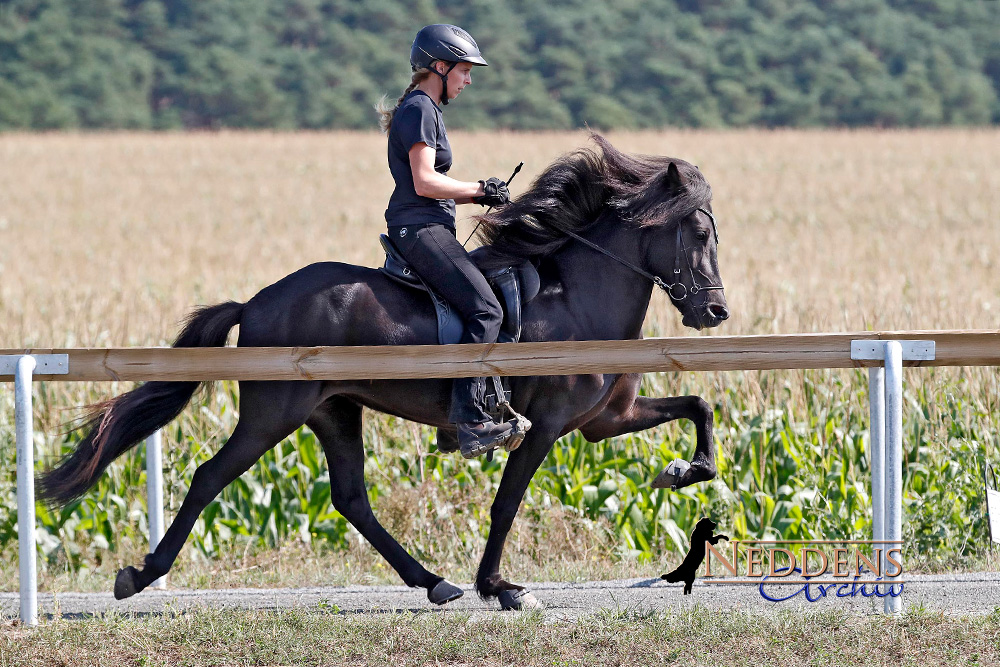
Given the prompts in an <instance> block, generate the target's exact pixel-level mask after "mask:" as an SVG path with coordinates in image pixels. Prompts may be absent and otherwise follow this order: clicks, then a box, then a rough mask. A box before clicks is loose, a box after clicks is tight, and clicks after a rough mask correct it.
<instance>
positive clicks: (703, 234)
mask: <svg viewBox="0 0 1000 667" xmlns="http://www.w3.org/2000/svg"><path fill="white" fill-rule="evenodd" d="M695 238H697V239H698V240H699V241H707V240H708V232H698V233H697V234H695Z"/></svg>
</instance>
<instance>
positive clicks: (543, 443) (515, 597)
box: [476, 421, 558, 609]
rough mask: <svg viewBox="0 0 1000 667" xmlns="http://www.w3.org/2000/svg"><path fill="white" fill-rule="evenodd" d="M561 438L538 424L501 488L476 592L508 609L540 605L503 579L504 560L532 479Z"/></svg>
mask: <svg viewBox="0 0 1000 667" xmlns="http://www.w3.org/2000/svg"><path fill="white" fill-rule="evenodd" d="M557 435H558V430H557V429H552V428H545V425H544V424H539V423H538V422H537V421H536V422H535V424H534V426H533V427H532V429H531V430H530V431H528V434H527V436H526V437H525V439H524V442H523V443H521V446H520V447H519V448H517V449H516V450H515V451H513V452H511V454H510V458H508V459H507V466H506V468H505V469H504V473H503V478H502V479H501V480H500V488H499V489H498V490H497V495H496V498H494V499H493V506H492V507H491V508H490V536H489V538H488V539H487V540H486V550H485V551H484V553H483V560H482V561H481V562H480V563H479V572H478V573H477V575H476V590H477V591H478V592H479V596H480V597H482V598H483V599H487V598H493V597H499V598H500V604H501V606H502V607H503V608H504V609H526V608H534V607H537V606H539V605H538V602H537V601H536V600H535V599H534V596H532V595H531V594H530V593H528V591H527V590H525V588H524V587H523V586H518V585H517V584H512V583H510V582H509V581H505V580H504V579H503V578H502V577H501V576H500V557H501V556H502V554H503V547H504V543H505V542H506V541H507V534H508V533H510V528H511V526H512V525H513V523H514V518H515V517H516V516H517V510H518V507H519V506H520V505H521V499H522V498H523V497H524V492H525V491H527V490H528V484H529V483H530V482H531V478H532V477H533V476H534V474H535V472H536V471H537V470H538V466H540V465H541V464H542V461H544V460H545V457H546V455H547V454H548V453H549V450H550V449H551V448H552V444H553V443H554V442H555V441H556V436H557Z"/></svg>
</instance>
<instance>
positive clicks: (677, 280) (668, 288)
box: [560, 208, 725, 303]
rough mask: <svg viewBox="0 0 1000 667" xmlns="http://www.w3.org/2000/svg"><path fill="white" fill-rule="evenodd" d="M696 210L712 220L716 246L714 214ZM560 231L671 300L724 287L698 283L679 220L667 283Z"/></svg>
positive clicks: (716, 235)
mask: <svg viewBox="0 0 1000 667" xmlns="http://www.w3.org/2000/svg"><path fill="white" fill-rule="evenodd" d="M697 210H698V211H701V212H702V213H704V214H705V215H707V216H708V217H709V219H711V221H712V233H713V234H714V235H715V245H716V246H718V245H719V228H718V226H717V225H716V224H715V216H714V215H712V214H711V212H709V211H707V210H705V209H703V208H699V209H697ZM560 231H561V232H562V233H563V234H566V235H567V236H570V237H572V238H574V239H576V240H577V241H579V242H580V243H582V244H584V245H586V246H589V247H591V248H593V249H594V250H596V251H597V252H599V253H601V254H602V255H606V256H607V257H610V258H611V259H613V260H615V261H616V262H618V263H619V264H621V265H622V266H625V267H627V268H629V269H631V270H632V271H634V272H636V273H638V274H639V275H640V276H643V277H645V278H647V279H648V280H651V281H652V282H653V284H654V285H656V286H657V287H659V288H660V289H662V290H663V291H664V292H666V293H667V296H669V297H670V299H671V301H676V302H677V303H682V302H683V301H684V300H686V299H687V298H688V296H694V295H695V294H698V293H699V292H707V291H709V290H714V289H725V288H724V287H723V286H722V285H699V284H698V279H697V278H695V273H694V267H693V266H691V257H690V256H689V255H688V248H687V246H686V245H684V236H683V234H682V233H681V223H680V222H678V223H677V252H676V253H674V276H673V278H674V282H672V283H668V282H666V281H665V280H663V278H661V277H660V276H658V275H655V274H652V273H650V272H649V271H646V270H645V269H642V268H639V267H638V266H636V265H635V264H633V263H632V262H629V261H627V260H624V259H622V258H621V257H619V256H618V255H615V254H614V253H612V252H610V251H608V250H605V249H604V248H602V247H601V246H599V245H597V244H596V243H593V242H592V241H588V240H587V239H585V238H583V237H582V236H580V235H579V234H576V233H574V232H571V231H569V230H566V229H563V230H560ZM681 256H683V257H684V262H685V263H686V264H687V267H688V272H689V273H690V274H691V288H690V289H688V287H687V286H686V285H685V284H684V283H682V282H681V270H682V267H681Z"/></svg>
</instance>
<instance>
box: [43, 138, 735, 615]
mask: <svg viewBox="0 0 1000 667" xmlns="http://www.w3.org/2000/svg"><path fill="white" fill-rule="evenodd" d="M594 141H595V142H596V143H597V144H598V146H599V149H600V150H599V151H594V150H589V149H584V150H580V151H577V152H575V153H572V154H569V155H567V156H564V157H562V158H560V159H559V160H557V161H556V162H555V163H554V164H553V165H551V166H550V167H549V168H548V169H547V170H546V171H545V172H544V173H542V174H541V175H540V176H539V177H538V178H537V179H536V180H535V182H534V183H533V184H532V185H531V188H530V189H529V190H528V192H527V193H525V194H524V195H523V196H521V197H520V198H518V199H517V200H516V201H514V202H512V203H511V204H509V205H508V206H506V207H504V208H503V209H502V210H500V211H497V212H495V213H492V214H491V215H488V216H485V217H483V218H482V220H481V222H482V228H481V231H480V232H479V235H480V239H481V240H482V241H483V242H484V248H482V249H481V250H480V251H478V252H477V255H478V257H479V261H480V262H481V263H482V264H483V265H488V264H493V265H496V264H499V263H504V262H506V263H508V264H509V263H511V262H520V261H531V262H533V263H534V264H535V265H536V266H537V268H538V273H539V275H540V278H541V290H540V292H539V294H538V296H537V297H536V298H535V299H534V300H533V301H531V302H530V303H529V304H528V305H527V306H526V308H525V312H524V320H523V321H524V327H523V333H522V340H526V341H551V340H624V339H637V338H640V337H641V332H642V324H643V319H644V317H645V314H646V309H647V307H648V305H649V301H650V297H651V294H652V290H653V286H654V281H653V280H651V278H652V277H654V276H669V280H666V281H660V279H659V278H656V282H657V283H658V284H660V286H661V287H665V288H666V287H668V283H669V296H670V298H671V300H672V302H673V303H674V305H675V306H676V307H677V309H678V310H679V311H680V312H681V314H682V315H683V322H684V324H685V325H686V326H689V327H693V328H695V329H701V328H703V327H714V326H717V325H719V324H720V323H721V322H722V321H723V320H725V319H726V318H727V317H728V316H729V313H728V311H727V309H726V304H725V297H724V295H723V292H722V290H721V281H720V279H719V273H718V264H717V261H716V246H717V242H718V239H717V235H716V230H715V221H714V219H713V217H712V216H711V213H710V210H711V208H710V206H711V189H710V187H709V185H708V183H707V181H706V180H705V179H704V177H703V176H702V174H701V173H700V172H699V171H698V169H697V168H696V167H694V166H693V165H691V164H689V163H687V162H684V161H682V160H677V159H673V158H665V157H654V156H632V155H626V154H623V153H621V152H619V151H618V150H616V149H615V148H614V147H612V146H611V145H610V143H608V142H607V141H606V140H605V139H603V138H602V137H600V136H596V135H595V136H594ZM587 242H589V243H590V244H594V245H596V246H597V247H599V248H600V249H601V250H602V251H603V252H598V250H596V249H595V248H594V247H593V246H591V245H588V243H587ZM612 255H613V256H612ZM236 324H239V325H240V331H239V341H238V345H240V346H319V345H417V344H433V343H436V342H437V335H436V321H435V317H434V311H433V309H432V306H431V303H430V300H429V299H428V298H427V297H426V295H423V294H417V293H415V292H413V291H411V290H409V289H408V288H406V287H403V286H400V285H399V284H397V283H395V282H393V281H392V280H391V279H389V278H387V277H386V276H385V275H384V274H383V273H381V272H380V271H377V270H374V269H370V268H364V267H359V266H352V265H348V264H341V263H336V262H323V263H318V264H312V265H310V266H307V267H305V268H303V269H301V270H299V271H296V272H295V273H293V274H291V275H289V276H287V277H285V278H283V279H282V280H280V281H278V282H277V283H275V284H273V285H271V286H269V287H266V288H265V289H263V290H262V291H260V292H259V293H258V294H256V295H255V296H254V297H253V298H251V299H250V300H249V301H248V302H247V303H245V304H241V303H235V302H227V303H222V304H218V305H214V306H206V307H202V308H200V309H198V310H196V311H195V312H193V313H192V314H191V315H190V316H189V317H188V318H187V320H186V322H185V326H184V328H183V330H182V332H181V334H180V336H179V337H178V338H177V340H176V341H175V343H174V346H175V347H208V346H223V345H225V344H226V340H227V337H228V335H229V331H230V329H231V328H232V327H233V326H234V325H236ZM639 382H640V375H638V374H629V375H573V376H545V377H520V378H512V387H511V388H512V390H513V401H512V405H513V407H514V408H515V409H516V410H517V411H518V412H520V413H522V414H524V415H525V416H526V417H527V418H528V419H530V420H531V422H532V423H533V424H534V426H533V428H532V429H531V430H530V431H529V432H528V434H527V437H526V438H525V440H524V442H523V444H522V445H521V446H520V448H519V449H517V450H515V451H513V452H511V454H510V456H509V458H508V461H507V465H506V469H505V470H504V474H503V480H502V482H501V484H500V488H499V490H498V492H497V495H496V498H495V499H494V502H493V506H492V509H491V519H492V525H491V528H490V534H489V538H488V540H487V544H486V550H485V553H484V555H483V559H482V561H481V563H480V565H479V571H478V574H477V576H476V588H477V590H478V592H479V594H480V595H481V596H482V597H484V598H492V597H500V601H501V604H502V605H503V606H505V607H519V606H521V605H522V601H523V600H525V599H530V598H528V597H527V596H525V595H524V594H523V593H522V592H523V591H524V589H523V588H522V587H520V586H517V585H515V584H512V583H509V582H507V581H505V580H504V579H503V578H501V576H500V557H501V553H502V551H503V546H504V542H505V540H506V538H507V534H508V532H509V531H510V528H511V524H512V523H513V521H514V517H515V515H516V514H517V510H518V506H519V504H520V502H521V499H522V497H523V495H524V492H525V490H526V489H527V487H528V483H529V482H530V481H531V478H532V476H533V475H534V473H535V471H536V470H537V469H538V466H539V465H540V464H541V463H542V461H543V460H544V459H545V456H546V454H547V453H548V451H549V449H550V448H551V447H552V444H553V443H554V442H555V440H556V439H557V438H559V437H560V436H561V435H563V434H566V433H569V432H571V431H573V430H574V429H579V430H580V432H581V433H582V434H583V435H584V437H586V438H587V439H588V440H589V441H592V442H597V441H600V440H603V439H605V438H610V437H612V436H616V435H621V434H625V433H632V432H635V431H640V430H643V429H648V428H651V427H654V426H656V425H658V424H661V423H663V422H667V421H671V420H674V419H689V420H691V421H693V422H694V424H695V426H696V431H697V447H696V452H695V455H694V458H693V461H692V465H691V467H690V469H689V470H687V471H686V472H685V473H684V474H683V476H682V477H680V479H678V480H676V485H675V486H676V487H678V488H679V487H683V486H687V485H690V484H694V483H696V482H700V481H704V480H709V479H712V478H713V477H714V476H715V473H716V469H715V444H714V441H713V435H712V426H713V424H712V421H713V419H712V417H713V415H712V410H711V408H710V407H709V406H708V405H707V404H706V402H705V401H703V400H702V399H701V398H699V397H697V396H681V397H675V398H646V397H640V396H638V389H639ZM198 385H199V383H197V382H148V383H146V384H144V385H141V386H139V387H138V388H136V389H134V390H132V391H130V392H128V393H126V394H122V395H120V396H117V397H115V398H112V399H109V400H107V401H104V402H102V403H99V404H97V405H96V406H92V410H91V411H90V413H89V415H88V417H87V419H86V421H85V423H84V424H83V425H82V426H81V428H87V429H89V430H88V433H87V435H86V436H85V437H84V438H83V439H82V440H81V441H80V443H79V444H78V445H77V447H76V449H75V450H74V451H73V452H72V453H70V454H69V455H67V456H66V457H65V458H64V459H63V460H62V461H60V462H59V463H58V464H57V465H56V466H55V467H54V468H53V469H51V470H48V471H47V472H45V473H44V474H43V475H42V476H41V477H40V479H39V485H40V488H41V492H42V494H43V496H44V497H45V498H47V499H48V500H49V501H50V502H53V503H55V504H62V505H64V504H67V503H69V502H70V501H72V500H73V499H75V498H77V497H79V496H80V495H81V494H83V493H84V492H85V491H87V489H89V488H90V487H91V486H93V484H94V483H95V481H96V480H97V478H98V477H99V476H100V475H101V473H102V472H103V471H104V470H105V468H107V466H108V464H110V463H111V461H113V460H114V459H115V458H117V457H118V456H121V455H122V454H123V453H125V452H126V451H127V450H129V449H130V448H131V447H133V446H134V445H135V444H136V443H138V442H140V441H142V440H143V439H144V438H146V437H147V436H149V435H150V434H151V433H153V432H154V431H155V430H156V429H158V428H160V427H162V426H164V425H165V424H167V423H168V422H170V421H171V420H172V419H174V418H175V417H177V415H178V414H179V413H180V412H181V410H182V409H183V408H184V406H185V405H186V404H187V403H188V401H189V400H190V399H191V397H192V395H193V394H194V391H195V390H196V389H197V387H198ZM450 386H451V380H398V381H397V380H392V381H390V380H380V381H298V382H262V381H254V382H250V381H244V382H240V417H239V423H238V424H237V426H236V428H235V430H234V431H233V433H232V435H231V436H230V437H229V440H228V441H227V442H226V443H225V444H224V445H223V446H222V448H221V449H220V450H219V451H218V452H217V453H216V454H215V456H214V457H212V459H211V460H209V461H207V462H205V463H204V464H203V465H201V466H200V467H199V468H198V470H197V471H196V472H195V474H194V478H193V479H192V482H191V489H190V491H189V492H188V494H187V497H186V498H185V499H184V502H183V504H182V505H181V508H180V511H179V512H178V513H177V516H176V518H175V519H174V521H173V523H172V524H171V525H170V528H169V529H168V530H167V532H166V535H165V536H164V538H163V540H162V541H161V542H160V543H159V546H157V548H156V550H155V551H154V552H153V553H151V554H149V555H147V556H146V558H145V563H144V566H143V567H142V568H141V569H136V568H134V567H131V566H130V567H127V568H125V569H124V570H121V571H120V572H119V574H118V579H117V581H116V583H115V595H116V597H118V598H124V597H128V596H130V595H134V594H135V593H137V592H139V591H141V590H142V589H143V588H145V587H146V586H148V585H149V584H150V583H152V582H153V581H154V580H156V579H157V578H159V577H161V576H163V575H165V574H166V573H167V571H168V570H169V569H170V567H171V565H172V564H173V562H174V559H175V558H176V557H177V554H178V552H179V551H180V549H181V547H182V546H183V544H184V541H185V540H186V539H187V537H188V534H189V533H190V531H191V528H192V527H193V526H194V523H195V520H196V519H197V517H198V515H199V514H200V513H201V512H202V510H204V508H205V507H206V506H207V505H208V504H209V503H210V502H212V500H213V499H214V498H215V497H216V496H217V495H218V494H219V493H220V492H221V491H222V489H223V488H224V487H225V486H226V485H228V484H229V483H230V482H232V481H233V480H235V479H236V478H237V477H238V476H240V475H241V474H243V473H244V472H245V471H246V470H247V469H249V468H250V466H252V465H253V463H254V462H255V461H257V459H258V458H260V457H261V456H262V455H263V454H264V453H265V452H266V451H267V450H269V449H270V448H272V447H274V446H275V445H276V444H277V443H278V442H280V441H281V440H282V439H283V438H285V437H286V436H287V435H289V434H290V433H292V432H294V431H295V430H296V429H297V428H299V427H300V426H302V425H303V424H306V425H307V426H309V428H311V429H312V430H313V432H314V433H315V434H316V436H317V437H318V438H319V440H320V442H321V443H322V445H323V449H324V451H325V453H326V458H327V464H328V466H329V469H330V492H331V496H332V502H333V505H334V507H336V509H337V510H338V511H339V512H340V513H341V514H343V515H344V517H346V518H347V520H348V521H350V522H351V523H352V524H353V525H354V526H355V527H356V528H357V529H358V531H360V533H361V534H362V535H364V536H365V538H366V539H367V540H368V541H369V542H370V543H371V544H372V545H373V546H374V547H375V548H376V549H378V551H379V553H380V554H382V556H383V557H384V558H385V559H386V560H387V561H389V563H390V564H391V565H392V567H393V568H394V569H395V570H396V572H398V573H399V575H400V577H402V579H403V581H404V582H406V584H408V585H409V586H420V587H423V588H426V589H427V591H428V598H429V599H430V600H431V601H432V602H435V603H438V604H441V603H444V602H447V601H449V600H452V599H455V598H456V597H458V596H460V595H461V593H462V591H461V589H458V588H457V587H455V586H453V585H452V584H450V583H449V582H447V581H446V580H444V579H443V578H442V577H439V576H437V575H435V574H433V573H432V572H429V571H428V570H426V569H425V568H424V567H423V566H422V565H420V563H418V562H417V561H416V560H415V559H414V558H413V557H412V556H410V555H409V554H408V553H407V552H406V551H405V550H404V549H403V547H401V546H400V545H399V543H398V542H396V540H395V539H394V538H393V537H392V536H391V535H389V533H387V532H386V531H385V529H384V528H383V527H382V526H381V525H380V524H379V522H378V520H377V519H376V518H375V516H374V515H373V513H372V511H371V507H370V505H369V502H368V495H367V493H366V490H365V483H364V457H365V450H364V444H363V443H362V424H361V415H362V409H363V408H365V407H367V408H370V409H373V410H379V411H381V412H386V413H389V414H392V415H396V416H398V417H403V418H405V419H409V420H413V421H417V422H421V423H424V424H430V425H434V426H438V427H441V428H445V429H447V428H448V426H449V425H448V423H447V416H448V407H449V405H448V403H449V400H450V395H451V393H450Z"/></svg>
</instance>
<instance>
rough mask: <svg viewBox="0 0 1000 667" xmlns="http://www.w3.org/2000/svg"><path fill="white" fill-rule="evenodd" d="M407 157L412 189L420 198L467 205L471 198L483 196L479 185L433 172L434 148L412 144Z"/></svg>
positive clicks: (421, 143) (420, 143)
mask: <svg viewBox="0 0 1000 667" xmlns="http://www.w3.org/2000/svg"><path fill="white" fill-rule="evenodd" d="M409 156H410V170H411V171H412V172H413V188H414V189H415V190H416V191H417V194H418V195H420V196H421V197H430V198H431V199H454V200H455V203H456V204H469V203H472V198H473V197H478V196H480V195H482V194H483V186H482V184H481V183H467V182H465V181H458V180H455V179H454V178H451V177H450V176H445V175H444V174H439V173H438V172H436V171H434V158H435V151H434V148H432V147H431V146H428V145H427V144H425V143H424V142H422V141H420V142H417V143H415V144H413V147H412V148H410V152H409Z"/></svg>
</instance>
